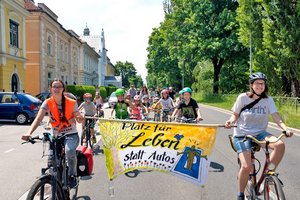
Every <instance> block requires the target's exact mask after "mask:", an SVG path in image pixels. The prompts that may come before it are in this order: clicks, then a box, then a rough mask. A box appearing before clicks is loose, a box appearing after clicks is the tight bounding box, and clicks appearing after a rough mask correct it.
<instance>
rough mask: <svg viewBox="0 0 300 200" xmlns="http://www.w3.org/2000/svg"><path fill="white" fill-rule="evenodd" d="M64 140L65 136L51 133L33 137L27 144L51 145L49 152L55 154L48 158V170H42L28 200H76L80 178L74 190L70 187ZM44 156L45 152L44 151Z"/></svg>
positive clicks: (77, 178)
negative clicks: (40, 142) (40, 143)
mask: <svg viewBox="0 0 300 200" xmlns="http://www.w3.org/2000/svg"><path fill="white" fill-rule="evenodd" d="M64 138H65V135H63V136H53V135H52V134H51V133H49V132H45V133H43V137H42V138H40V137H39V136H36V137H31V138H30V139H29V140H28V141H25V142H23V143H22V144H25V143H32V144H34V143H35V142H36V140H40V141H42V142H43V145H44V149H45V144H46V143H49V152H53V155H52V156H49V155H48V156H49V158H48V164H47V167H46V168H42V169H41V176H40V177H39V178H38V180H36V181H35V183H34V184H33V185H32V186H31V188H30V190H29V192H28V195H27V198H26V200H34V199H39V200H42V199H51V200H73V199H76V196H77V192H78V186H79V177H76V181H77V185H76V186H75V187H74V188H72V189H71V188H70V187H69V179H68V177H69V176H68V164H67V161H66V157H65V151H64ZM43 156H44V151H43Z"/></svg>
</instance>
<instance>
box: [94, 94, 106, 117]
mask: <svg viewBox="0 0 300 200" xmlns="http://www.w3.org/2000/svg"><path fill="white" fill-rule="evenodd" d="M93 102H94V104H95V105H96V111H97V114H98V117H102V116H103V115H104V112H103V110H102V106H103V100H102V97H101V96H100V94H99V92H96V94H95V98H94V100H93Z"/></svg>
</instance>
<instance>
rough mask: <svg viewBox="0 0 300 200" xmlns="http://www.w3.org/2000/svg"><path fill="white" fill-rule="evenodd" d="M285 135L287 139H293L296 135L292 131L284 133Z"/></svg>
mask: <svg viewBox="0 0 300 200" xmlns="http://www.w3.org/2000/svg"><path fill="white" fill-rule="evenodd" d="M283 133H284V134H285V135H286V137H292V136H293V135H294V133H293V132H292V131H290V130H286V131H283Z"/></svg>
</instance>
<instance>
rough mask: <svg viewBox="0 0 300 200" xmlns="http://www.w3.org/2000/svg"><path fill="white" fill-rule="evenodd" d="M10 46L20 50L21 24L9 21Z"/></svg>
mask: <svg viewBox="0 0 300 200" xmlns="http://www.w3.org/2000/svg"><path fill="white" fill-rule="evenodd" d="M9 36H10V45H11V46H14V47H17V48H19V24H18V23H17V22H15V21H13V20H11V19H10V20H9Z"/></svg>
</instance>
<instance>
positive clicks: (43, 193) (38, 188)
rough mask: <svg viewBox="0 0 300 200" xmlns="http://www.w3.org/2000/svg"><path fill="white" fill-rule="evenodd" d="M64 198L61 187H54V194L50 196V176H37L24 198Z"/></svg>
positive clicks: (38, 199)
mask: <svg viewBox="0 0 300 200" xmlns="http://www.w3.org/2000/svg"><path fill="white" fill-rule="evenodd" d="M35 199H36V200H42V199H51V200H53V199H56V200H59V199H64V195H63V191H62V188H61V187H60V185H59V184H57V187H56V196H55V197H54V198H53V197H52V180H51V177H50V176H47V177H42V178H39V179H38V180H37V181H36V182H35V183H34V184H33V185H32V186H31V188H30V191H29V193H28V195H27V198H26V200H35Z"/></svg>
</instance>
